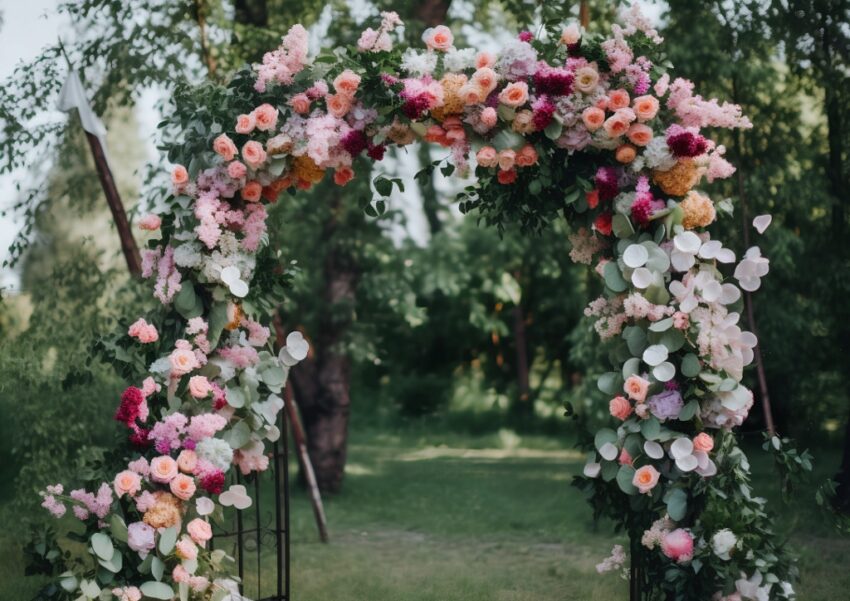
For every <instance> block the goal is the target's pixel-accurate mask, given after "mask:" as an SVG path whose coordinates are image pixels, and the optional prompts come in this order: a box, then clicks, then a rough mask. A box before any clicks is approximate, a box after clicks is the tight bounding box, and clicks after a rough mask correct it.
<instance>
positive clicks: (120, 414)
mask: <svg viewBox="0 0 850 601" xmlns="http://www.w3.org/2000/svg"><path fill="white" fill-rule="evenodd" d="M144 402H145V394H144V393H143V392H142V391H141V389H139V388H136V387H135V386H128V387H127V389H126V390H125V391H124V392H123V393H122V394H121V404H120V405H118V409H117V410H116V411H115V419H116V420H117V421H119V422H121V423H123V424H126V425H127V427H130V428H132V427H134V425H135V423H136V420H137V419H138V417H139V409H140V407H141V406H142V403H144Z"/></svg>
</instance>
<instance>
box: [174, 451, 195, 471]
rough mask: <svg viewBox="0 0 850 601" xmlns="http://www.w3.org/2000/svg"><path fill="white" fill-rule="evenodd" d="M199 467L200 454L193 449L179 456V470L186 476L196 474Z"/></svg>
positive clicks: (182, 452)
mask: <svg viewBox="0 0 850 601" xmlns="http://www.w3.org/2000/svg"><path fill="white" fill-rule="evenodd" d="M197 465H198V454H197V453H195V451H193V450H191V449H183V450H182V451H180V454H179V455H178V456H177V468H178V469H179V470H180V471H181V472H183V473H184V474H191V473H194V471H195V468H196V467H197Z"/></svg>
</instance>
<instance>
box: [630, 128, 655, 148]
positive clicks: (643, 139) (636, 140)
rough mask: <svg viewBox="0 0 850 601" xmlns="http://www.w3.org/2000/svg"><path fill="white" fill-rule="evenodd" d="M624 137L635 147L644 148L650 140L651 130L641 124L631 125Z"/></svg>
mask: <svg viewBox="0 0 850 601" xmlns="http://www.w3.org/2000/svg"><path fill="white" fill-rule="evenodd" d="M626 137H627V138H628V139H629V142H631V143H632V144H634V145H635V146H646V145H647V144H649V142H650V140H652V128H651V127H649V126H648V125H644V124H643V123H632V124H631V125H630V126H629V130H628V131H627V132H626Z"/></svg>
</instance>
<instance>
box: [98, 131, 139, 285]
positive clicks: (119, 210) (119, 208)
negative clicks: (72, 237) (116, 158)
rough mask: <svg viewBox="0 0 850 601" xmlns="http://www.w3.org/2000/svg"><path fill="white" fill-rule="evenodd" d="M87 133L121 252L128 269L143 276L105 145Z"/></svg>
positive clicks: (137, 249) (135, 274)
mask: <svg viewBox="0 0 850 601" xmlns="http://www.w3.org/2000/svg"><path fill="white" fill-rule="evenodd" d="M85 133H86V139H87V140H88V142H89V148H90V149H91V153H92V157H94V164H95V167H96V168H97V175H98V177H99V178H100V185H101V187H103V193H104V194H105V195H106V203H107V204H108V205H109V210H110V212H111V213H112V220H113V221H114V222H115V227H116V229H117V230H118V238H119V239H120V240H121V252H123V253H124V259H125V260H126V261H127V269H128V270H129V271H130V273H131V274H132V275H133V276H135V277H141V275H142V259H141V255H140V254H139V247H138V246H137V245H136V239H135V238H133V232H132V230H131V229H130V222H129V220H128V219H127V213H126V211H124V204H123V203H122V202H121V196H120V195H119V194H118V188H117V187H116V186H115V180H114V179H113V177H112V171H111V170H110V169H109V163H107V161H106V155H105V154H104V152H103V147H102V146H101V145H100V140H98V138H97V136H95V135H94V134H92V133H89V132H85Z"/></svg>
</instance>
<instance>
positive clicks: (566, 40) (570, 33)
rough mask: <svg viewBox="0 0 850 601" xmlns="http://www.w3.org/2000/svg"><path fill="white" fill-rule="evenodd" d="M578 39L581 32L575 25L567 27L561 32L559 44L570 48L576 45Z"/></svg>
mask: <svg viewBox="0 0 850 601" xmlns="http://www.w3.org/2000/svg"><path fill="white" fill-rule="evenodd" d="M580 39H581V30H580V29H579V27H578V25H576V24H575V23H571V24H570V25H567V28H566V29H564V31H562V32H561V43H562V44H564V45H565V46H572V45H573V44H578V41H579V40H580Z"/></svg>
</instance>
